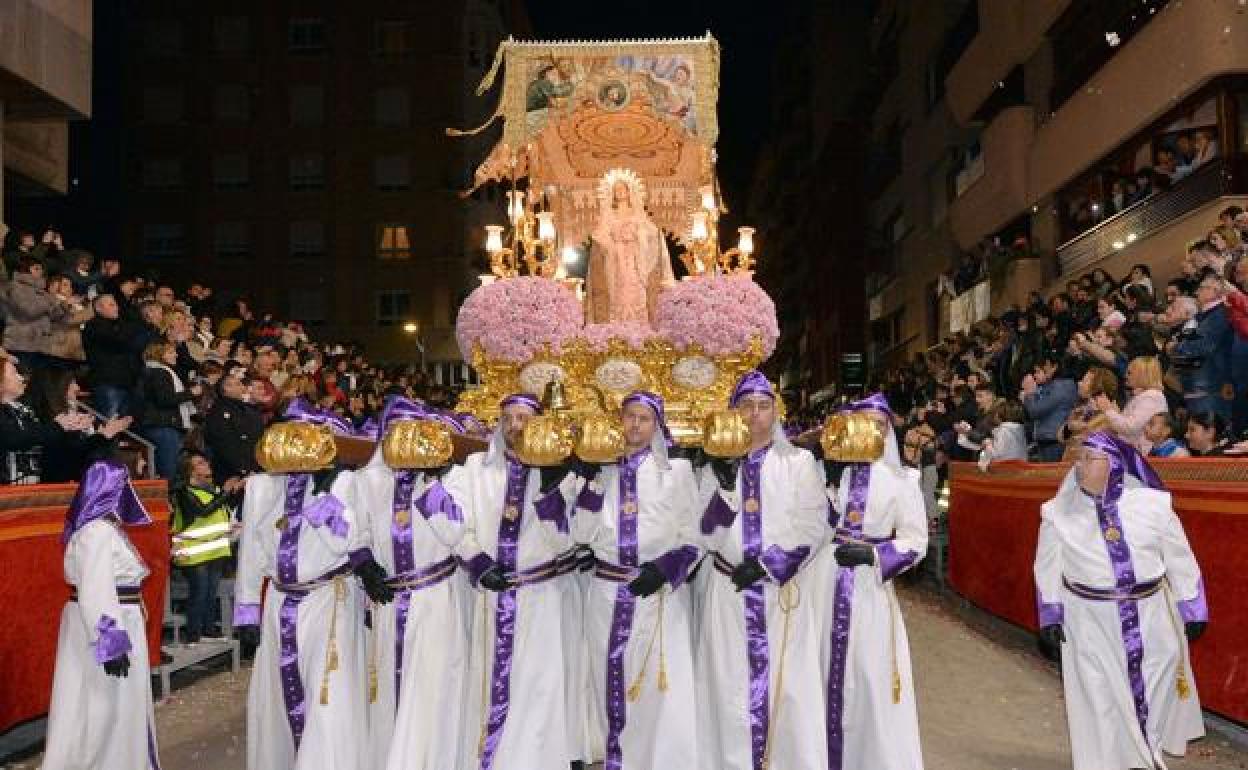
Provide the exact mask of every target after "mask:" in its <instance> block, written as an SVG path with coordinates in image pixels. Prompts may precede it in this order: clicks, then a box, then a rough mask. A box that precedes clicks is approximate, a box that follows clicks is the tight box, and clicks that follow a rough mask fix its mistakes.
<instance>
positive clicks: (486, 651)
mask: <svg viewBox="0 0 1248 770" xmlns="http://www.w3.org/2000/svg"><path fill="white" fill-rule="evenodd" d="M489 622H490V602H489V599H487V598H486V594H485V592H484V591H482V592H481V628H480V629H478V632H479V633H480V635H481V650H482V654H481V736H480V737H479V738H478V739H477V758H478V759H480V758H481V757H483V756H485V738H486V735H487V734H488V733H489V725H490V723H489V713H490V679H489V674H488V673H487V672H488V671H489V670H490V640H489V636H488V635H487V634H486V633H485V630H486V626H488V625H489Z"/></svg>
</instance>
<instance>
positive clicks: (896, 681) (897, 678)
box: [893, 666, 901, 703]
mask: <svg viewBox="0 0 1248 770" xmlns="http://www.w3.org/2000/svg"><path fill="white" fill-rule="evenodd" d="M893 703H901V674H899V673H898V672H897V667H896V666H894V667H893Z"/></svg>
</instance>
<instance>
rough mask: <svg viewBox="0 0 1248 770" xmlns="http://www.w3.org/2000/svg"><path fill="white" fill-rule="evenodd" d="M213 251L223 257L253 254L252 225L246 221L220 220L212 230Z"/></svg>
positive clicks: (229, 257)
mask: <svg viewBox="0 0 1248 770" xmlns="http://www.w3.org/2000/svg"><path fill="white" fill-rule="evenodd" d="M212 253H213V254H216V255H217V256H218V257H220V258H221V259H239V258H241V257H249V256H251V227H250V226H249V225H248V224H247V223H246V222H218V223H217V224H216V225H215V226H214V227H213V230H212Z"/></svg>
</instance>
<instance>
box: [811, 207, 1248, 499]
mask: <svg viewBox="0 0 1248 770" xmlns="http://www.w3.org/2000/svg"><path fill="white" fill-rule="evenodd" d="M1245 241H1248V213H1246V212H1244V211H1243V210H1241V209H1240V208H1238V207H1229V208H1227V209H1225V210H1224V211H1223V212H1222V213H1221V215H1220V217H1219V221H1218V223H1217V226H1216V227H1214V228H1213V229H1212V230H1210V231H1209V233H1208V234H1207V236H1206V237H1205V238H1203V239H1201V240H1199V241H1198V242H1195V243H1193V244H1191V245H1190V246H1189V247H1188V250H1187V254H1186V255H1184V257H1183V258H1182V260H1178V262H1179V264H1178V270H1177V275H1175V277H1173V278H1170V279H1168V280H1165V281H1164V283H1163V282H1161V281H1158V280H1157V279H1155V278H1154V277H1153V275H1152V272H1151V271H1150V269H1149V268H1148V266H1146V265H1135V266H1134V267H1132V269H1131V270H1130V272H1129V274H1128V275H1126V276H1124V277H1122V278H1120V279H1116V278H1114V277H1113V276H1110V275H1109V274H1108V273H1107V272H1106V271H1105V270H1101V269H1097V270H1093V271H1092V272H1090V273H1088V274H1087V275H1083V276H1081V277H1079V278H1077V279H1073V280H1070V281H1069V282H1067V283H1066V285H1065V286H1064V287H1062V290H1060V291H1058V292H1057V293H1056V294H1054V295H1053V296H1051V297H1049V298H1048V299H1047V301H1046V300H1045V299H1044V297H1043V296H1042V295H1040V294H1039V293H1038V292H1036V293H1032V294H1031V296H1030V297H1029V300H1028V302H1027V304H1026V306H1023V307H1020V306H1013V307H1010V308H1009V309H1008V310H1007V311H1006V312H1005V313H1003V314H1002V315H1000V316H999V317H992V318H988V319H985V320H982V321H980V322H978V323H976V324H975V325H974V326H973V327H972V328H971V329H970V331H968V332H965V333H959V334H955V335H953V336H951V337H949V338H947V339H946V340H945V341H944V342H943V343H942V344H940V345H938V346H936V347H934V348H932V349H930V350H928V351H926V352H924V353H919V354H916V355H914V356H913V358H912V360H911V361H910V362H909V363H908V364H906V365H904V366H901V367H898V368H894V369H892V370H889V371H886V372H884V373H883V374H882V375H881V377H880V379H879V380H878V381H877V382H875V383H873V384H872V385H871V388H874V389H879V390H882V391H883V392H884V393H885V394H886V395H887V396H888V399H889V403H890V404H891V405H892V407H893V410H894V411H895V413H896V425H897V430H898V436H899V439H900V440H901V445H902V446H903V447H904V451H903V454H904V455H905V459H906V460H907V462H909V463H910V464H912V465H914V466H916V467H919V468H921V469H924V470H929V469H930V470H934V471H935V472H936V474H938V475H939V476H941V477H943V475H944V473H945V469H946V463H947V462H948V461H949V460H961V461H979V462H984V463H986V462H991V461H994V460H1006V459H1018V460H1033V461H1056V460H1060V459H1062V458H1063V457H1064V456H1065V455H1067V453H1068V452H1069V451H1070V450H1071V449H1072V448H1073V447H1074V446H1076V445H1077V444H1078V442H1079V440H1080V439H1081V438H1082V437H1083V436H1085V435H1087V434H1088V433H1090V432H1094V431H1102V430H1105V431H1111V432H1113V433H1115V434H1117V435H1118V436H1120V437H1121V438H1123V439H1124V440H1126V441H1128V442H1130V443H1131V444H1133V445H1134V446H1136V447H1137V448H1138V449H1139V450H1140V451H1141V452H1143V453H1144V454H1146V455H1151V456H1154V457H1186V456H1192V457H1224V458H1235V457H1245V456H1248V293H1246V292H1248V248H1246V247H1245ZM828 406H830V405H826V406H825V408H828ZM801 416H802V417H803V418H806V419H808V418H809V417H810V415H809V414H806V413H805V412H803V413H802V414H801Z"/></svg>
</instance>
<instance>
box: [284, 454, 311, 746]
mask: <svg viewBox="0 0 1248 770" xmlns="http://www.w3.org/2000/svg"><path fill="white" fill-rule="evenodd" d="M311 479H312V477H311V476H310V475H308V474H306V473H299V474H292V475H290V476H288V477H287V478H286V511H285V513H286V528H285V529H283V530H282V534H281V537H280V538H279V541H278V546H277V579H278V582H279V583H282V584H284V585H294V584H296V583H298V582H299V532H300V530H301V529H302V525H303V516H302V514H303V498H304V495H305V494H306V493H307V490H308V482H309V481H311ZM303 597H304V594H297V593H292V594H286V595H285V596H284V597H283V598H282V606H281V609H280V610H279V612H278V618H279V621H280V630H281V634H280V638H281V657H280V666H279V668H280V672H281V680H282V698H283V699H284V700H285V702H286V720H287V721H288V722H289V723H290V735H291V738H293V739H294V742H295V751H296V752H298V751H299V743H300V741H302V740H303V728H304V725H305V724H306V723H307V700H306V698H305V695H304V691H303V680H302V679H301V678H300V676H299V633H298V631H299V629H298V621H299V602H301V601H303Z"/></svg>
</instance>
